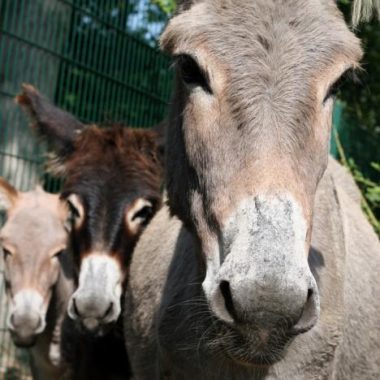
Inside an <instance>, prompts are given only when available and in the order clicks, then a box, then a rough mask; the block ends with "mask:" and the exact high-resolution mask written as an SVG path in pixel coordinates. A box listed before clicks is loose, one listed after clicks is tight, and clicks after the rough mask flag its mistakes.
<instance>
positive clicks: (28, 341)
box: [8, 311, 44, 348]
mask: <svg viewBox="0 0 380 380" xmlns="http://www.w3.org/2000/svg"><path fill="white" fill-rule="evenodd" d="M8 328H9V330H10V331H11V335H12V339H13V341H14V343H15V345H16V346H18V347H24V348H27V347H31V346H33V345H34V344H35V341H36V339H37V335H38V334H40V333H41V332H42V331H43V328H44V322H43V320H42V318H41V316H40V315H39V314H38V313H37V312H33V311H31V312H29V313H22V314H21V313H18V312H17V311H16V312H13V313H12V314H11V315H10V317H9V320H8Z"/></svg>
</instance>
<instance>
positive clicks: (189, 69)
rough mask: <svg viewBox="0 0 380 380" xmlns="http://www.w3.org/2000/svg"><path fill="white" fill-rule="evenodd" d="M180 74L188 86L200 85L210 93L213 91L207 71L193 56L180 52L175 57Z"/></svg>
mask: <svg viewBox="0 0 380 380" xmlns="http://www.w3.org/2000/svg"><path fill="white" fill-rule="evenodd" d="M175 62H176V65H177V67H178V70H179V73H180V76H181V78H182V80H183V81H184V83H185V84H186V85H188V86H200V87H202V88H203V89H204V90H205V91H207V92H208V93H210V94H211V93H212V91H211V88H210V85H209V82H208V78H207V75H206V73H205V72H204V71H203V70H202V69H201V68H200V67H199V65H198V63H197V62H196V61H195V59H194V58H193V57H191V56H190V55H187V54H180V55H178V56H176V57H175Z"/></svg>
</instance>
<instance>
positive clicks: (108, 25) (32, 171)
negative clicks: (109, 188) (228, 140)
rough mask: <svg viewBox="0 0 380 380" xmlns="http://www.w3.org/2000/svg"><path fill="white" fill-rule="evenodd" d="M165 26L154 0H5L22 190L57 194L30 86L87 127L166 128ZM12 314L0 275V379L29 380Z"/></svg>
mask: <svg viewBox="0 0 380 380" xmlns="http://www.w3.org/2000/svg"><path fill="white" fill-rule="evenodd" d="M166 20H167V16H166V15H165V13H163V12H162V11H161V10H160V8H158V6H157V5H155V4H154V3H152V2H151V1H150V0H0V176H3V177H5V178H7V179H8V180H9V181H10V182H11V183H12V184H13V185H14V186H16V187H17V188H19V189H21V190H28V189H31V188H33V187H34V186H35V185H36V184H37V183H42V184H43V185H44V186H45V188H47V189H48V190H57V186H56V185H57V184H56V182H54V181H53V180H52V179H51V178H50V177H49V176H48V175H46V173H44V170H43V163H44V157H43V156H44V153H45V146H44V144H43V143H42V142H38V141H37V140H36V139H35V137H34V136H33V135H32V133H31V131H30V129H29V128H28V126H27V119H26V117H25V116H24V114H23V113H22V112H21V110H20V109H19V108H18V106H17V105H16V104H15V103H14V100H13V99H14V97H15V95H16V94H17V93H18V92H19V91H20V87H21V84H22V83H24V82H25V83H31V84H33V85H34V86H36V87H37V88H38V89H39V90H40V91H41V92H42V93H43V94H45V95H46V96H47V97H48V98H49V99H51V100H52V101H53V102H54V103H55V104H57V105H58V106H60V107H63V108H64V109H66V110H68V111H69V112H72V113H73V114H75V115H76V116H78V117H79V118H80V119H81V120H83V121H85V122H97V123H109V122H111V121H113V122H124V123H126V124H128V125H132V126H136V127H148V126H151V125H154V124H155V123H158V122H160V121H161V120H162V118H163V117H164V114H165V111H166V107H167V102H168V98H169V95H170V88H171V73H170V71H169V70H168V68H169V62H168V59H167V57H165V56H164V55H162V54H161V53H160V52H159V50H158V48H157V38H158V36H159V34H160V32H161V30H162V28H163V27H164V25H165V23H166ZM0 225H1V220H0ZM1 260H2V258H0V271H1V268H2V266H1ZM0 275H1V273H0ZM6 314H7V304H6V299H5V294H4V285H3V283H2V276H1V278H0V378H1V379H2V378H4V379H21V378H22V379H24V378H25V379H27V378H28V376H29V375H28V370H27V366H25V365H23V364H22V363H27V356H26V355H25V352H24V351H22V350H15V349H14V347H13V345H12V342H11V341H10V338H9V335H8V333H7V332H6V323H5V322H6V321H5V319H6Z"/></svg>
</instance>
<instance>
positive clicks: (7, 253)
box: [3, 248, 12, 259]
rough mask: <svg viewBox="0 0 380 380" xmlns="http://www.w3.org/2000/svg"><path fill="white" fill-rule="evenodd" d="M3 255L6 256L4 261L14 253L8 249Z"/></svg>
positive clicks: (4, 250) (4, 249)
mask: <svg viewBox="0 0 380 380" xmlns="http://www.w3.org/2000/svg"><path fill="white" fill-rule="evenodd" d="M3 255H4V259H6V258H7V257H9V256H12V252H11V251H9V250H8V249H6V248H3Z"/></svg>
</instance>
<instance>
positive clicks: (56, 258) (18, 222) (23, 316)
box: [0, 177, 74, 380]
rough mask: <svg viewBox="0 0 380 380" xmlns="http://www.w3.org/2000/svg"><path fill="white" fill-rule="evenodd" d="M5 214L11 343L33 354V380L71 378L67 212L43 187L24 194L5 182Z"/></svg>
mask: <svg viewBox="0 0 380 380" xmlns="http://www.w3.org/2000/svg"><path fill="white" fill-rule="evenodd" d="M0 209H3V210H6V213H7V218H6V222H5V225H4V227H3V228H2V229H1V230H0V250H2V252H3V257H4V276H5V278H4V279H5V286H6V292H7V294H8V297H9V301H10V313H9V318H8V328H9V330H10V332H11V335H12V339H13V341H14V343H15V344H16V345H17V346H19V347H28V348H29V349H30V353H31V366H32V374H33V378H34V379H37V380H52V379H54V380H55V379H61V378H66V376H68V374H69V369H68V366H67V364H65V363H64V361H63V360H62V356H61V334H62V324H63V321H64V319H65V315H66V310H67V305H68V301H69V298H70V296H71V294H72V292H73V289H74V283H73V280H72V262H71V258H70V255H68V254H67V252H66V246H67V239H68V234H67V230H66V227H65V225H66V221H67V219H68V209H67V207H66V205H65V204H64V203H63V202H61V201H60V200H59V196H58V195H55V194H49V193H46V192H45V191H43V190H42V188H40V187H37V188H36V189H35V190H34V191H29V192H25V193H23V192H19V191H17V190H16V189H15V188H14V187H13V186H11V185H10V184H9V183H8V182H6V181H5V180H4V179H3V178H1V177H0Z"/></svg>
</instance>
